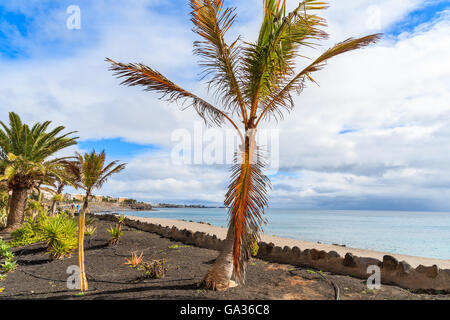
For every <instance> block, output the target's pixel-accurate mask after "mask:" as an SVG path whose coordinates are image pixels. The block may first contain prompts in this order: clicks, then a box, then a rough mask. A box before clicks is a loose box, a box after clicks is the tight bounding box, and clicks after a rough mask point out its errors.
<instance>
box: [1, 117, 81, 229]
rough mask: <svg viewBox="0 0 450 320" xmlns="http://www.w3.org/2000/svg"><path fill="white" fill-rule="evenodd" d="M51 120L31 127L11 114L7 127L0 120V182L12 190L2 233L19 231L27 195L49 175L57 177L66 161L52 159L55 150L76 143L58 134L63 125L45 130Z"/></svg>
mask: <svg viewBox="0 0 450 320" xmlns="http://www.w3.org/2000/svg"><path fill="white" fill-rule="evenodd" d="M50 124H51V121H46V122H44V123H36V124H35V125H34V126H33V127H32V128H30V127H29V126H28V125H26V124H24V123H22V121H21V120H20V117H19V116H18V115H17V114H15V113H14V112H10V113H9V127H8V126H6V125H5V124H4V123H3V122H1V121H0V125H1V126H2V127H3V129H1V128H0V169H1V170H2V172H3V176H2V177H1V178H0V180H6V181H7V182H8V188H9V189H10V190H12V195H11V201H10V207H9V215H8V223H7V228H6V229H5V231H8V232H9V231H13V230H15V229H17V228H19V227H20V226H21V224H22V222H23V218H24V211H25V207H26V202H27V196H28V192H29V191H30V190H31V189H32V188H34V187H35V186H36V185H37V184H38V183H40V182H42V181H45V180H46V179H47V176H48V175H49V174H52V173H54V174H57V170H58V168H59V166H60V165H61V162H62V161H64V160H65V159H67V158H52V159H51V157H52V156H53V155H54V154H55V153H56V152H58V151H60V150H62V149H64V148H67V147H69V146H71V145H74V144H76V143H77V142H76V139H77V138H78V137H69V136H70V135H71V134H73V133H74V132H69V133H66V134H62V135H59V133H61V131H63V130H64V129H65V127H63V126H59V127H56V128H55V129H53V130H51V131H47V129H48V127H49V125H50Z"/></svg>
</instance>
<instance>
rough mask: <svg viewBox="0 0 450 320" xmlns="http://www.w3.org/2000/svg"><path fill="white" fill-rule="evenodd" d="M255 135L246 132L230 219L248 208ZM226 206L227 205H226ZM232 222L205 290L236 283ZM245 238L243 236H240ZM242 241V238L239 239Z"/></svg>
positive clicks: (242, 269) (243, 268)
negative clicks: (233, 279) (237, 187)
mask: <svg viewBox="0 0 450 320" xmlns="http://www.w3.org/2000/svg"><path fill="white" fill-rule="evenodd" d="M255 134H256V130H251V131H248V132H247V134H246V138H245V145H244V152H243V153H242V154H241V155H242V158H241V160H240V161H241V163H242V164H241V165H240V174H239V180H240V185H241V187H240V192H239V194H238V198H237V199H236V203H234V204H233V205H234V207H233V208H230V210H231V211H233V212H231V211H230V213H231V215H232V217H231V219H234V218H233V215H234V214H235V213H236V212H234V211H240V212H247V209H248V208H247V206H248V196H249V195H248V188H247V187H246V185H247V184H248V183H250V181H249V179H251V178H250V177H249V174H248V172H249V169H250V167H251V166H252V161H253V160H254V159H253V153H254V149H255ZM233 188H234V187H233V186H232V185H230V189H229V192H231V191H233ZM226 205H227V203H226ZM232 222H233V220H231V222H230V226H229V228H228V232H227V237H226V239H225V241H224V244H223V247H222V250H221V252H220V254H219V256H218V257H217V259H216V261H215V262H214V264H213V266H212V267H211V268H210V270H208V273H207V274H206V276H205V278H204V279H203V284H204V285H205V287H206V288H207V289H212V290H226V289H227V288H229V287H230V285H233V286H235V285H236V283H235V282H234V281H232V280H231V278H232V276H233V274H234V267H235V266H234V249H235V248H234V245H235V243H234V242H235V230H234V228H233V223H232ZM241 232H247V231H245V229H242V231H241ZM242 237H245V235H242ZM241 239H242V238H241ZM245 244H246V241H244V242H241V243H240V244H239V249H238V250H239V251H242V250H246V249H245V248H244V249H242V246H243V245H245ZM243 256H244V257H243V259H241V261H240V263H241V265H240V268H239V270H240V271H239V272H240V274H238V275H235V280H237V282H238V283H239V284H242V283H244V282H245V272H246V269H247V260H246V259H247V255H243Z"/></svg>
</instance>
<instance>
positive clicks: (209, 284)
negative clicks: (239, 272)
mask: <svg viewBox="0 0 450 320" xmlns="http://www.w3.org/2000/svg"><path fill="white" fill-rule="evenodd" d="M233 239H234V237H233V228H232V226H230V227H228V232H227V237H226V239H225V241H224V242H223V246H222V250H221V251H220V254H219V256H218V257H217V259H216V261H215V262H214V264H213V265H212V267H211V268H210V269H209V270H208V273H207V274H206V276H205V277H204V278H203V281H202V283H203V285H204V286H205V287H206V288H207V289H210V290H219V291H221V290H226V289H228V288H229V287H230V285H233V282H232V280H231V277H232V275H233V244H234V243H233Z"/></svg>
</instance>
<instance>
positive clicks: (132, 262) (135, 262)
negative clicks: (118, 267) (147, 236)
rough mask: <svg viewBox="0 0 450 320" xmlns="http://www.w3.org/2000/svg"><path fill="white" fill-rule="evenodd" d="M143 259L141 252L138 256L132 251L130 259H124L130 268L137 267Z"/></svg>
mask: <svg viewBox="0 0 450 320" xmlns="http://www.w3.org/2000/svg"><path fill="white" fill-rule="evenodd" d="M142 259H143V253H142V252H141V254H140V256H139V257H138V256H137V254H136V252H133V253H132V254H131V260H130V259H125V263H124V264H125V265H129V266H130V267H132V268H136V267H138V266H139V265H140V264H141V263H142V261H143V260H142Z"/></svg>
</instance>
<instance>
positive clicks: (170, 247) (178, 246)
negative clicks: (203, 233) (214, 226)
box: [168, 244, 190, 249]
mask: <svg viewBox="0 0 450 320" xmlns="http://www.w3.org/2000/svg"><path fill="white" fill-rule="evenodd" d="M189 247H190V246H180V245H179V244H173V245H171V246H169V247H168V248H169V249H180V248H189Z"/></svg>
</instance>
